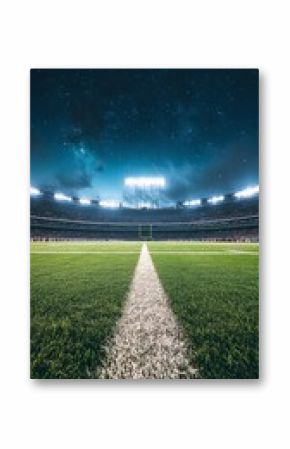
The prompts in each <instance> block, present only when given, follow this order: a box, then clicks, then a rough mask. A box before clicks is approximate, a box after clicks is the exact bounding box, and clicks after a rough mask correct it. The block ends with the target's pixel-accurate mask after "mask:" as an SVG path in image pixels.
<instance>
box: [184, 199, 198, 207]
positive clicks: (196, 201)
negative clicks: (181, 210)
mask: <svg viewBox="0 0 290 449" xmlns="http://www.w3.org/2000/svg"><path fill="white" fill-rule="evenodd" d="M183 204H184V205H185V206H200V205H201V200H190V201H184V203H183Z"/></svg>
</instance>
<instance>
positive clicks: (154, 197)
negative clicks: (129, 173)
mask: <svg viewBox="0 0 290 449" xmlns="http://www.w3.org/2000/svg"><path fill="white" fill-rule="evenodd" d="M165 187H166V180H165V178H164V177H163V176H156V177H152V176H138V177H129V178H125V180H124V193H123V198H124V203H125V204H127V205H128V206H131V207H137V208H139V209H140V208H148V209H150V208H158V207H159V206H160V200H161V199H162V191H163V190H164V188H165Z"/></svg>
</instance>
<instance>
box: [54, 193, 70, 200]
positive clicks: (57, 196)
mask: <svg viewBox="0 0 290 449" xmlns="http://www.w3.org/2000/svg"><path fill="white" fill-rule="evenodd" d="M54 199H55V200H57V201H71V200H72V199H71V197H70V196H67V195H64V194H63V193H55V194H54Z"/></svg>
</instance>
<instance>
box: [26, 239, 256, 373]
mask: <svg viewBox="0 0 290 449" xmlns="http://www.w3.org/2000/svg"><path fill="white" fill-rule="evenodd" d="M147 246H148V249H149V253H150V254H151V257H152V259H153V262H154V266H155V268H156V270H157V273H158V276H159V279H160V281H161V284H162V286H163V287H164V289H165V292H166V294H167V296H168V299H169V305H170V307H171V309H172V311H173V313H174V316H175V317H176V319H177V322H178V324H179V325H180V327H181V329H182V333H183V335H184V337H185V339H186V342H187V344H188V356H189V358H190V361H191V363H192V365H193V366H194V367H196V368H198V370H199V372H200V375H201V377H203V378H257V377H258V375H259V369H258V338H259V332H258V327H259V326H258V304H259V301H258V264H259V257H258V254H259V245H258V244H252V243H245V244H242V243H205V242H147ZM141 247H142V242H48V243H45V242H32V243H31V377H32V378H96V377H98V374H97V373H98V368H99V367H100V366H102V364H104V363H105V357H106V355H105V349H104V346H105V344H106V343H107V342H108V341H109V340H110V339H111V338H112V336H113V334H114V331H115V327H116V323H117V322H118V320H119V319H120V318H121V316H122V313H123V310H124V306H125V302H126V297H127V294H128V292H129V289H130V285H131V282H132V279H133V274H134V270H135V267H136V265H137V261H138V259H139V255H140V251H141ZM169 256H170V257H169ZM189 256H190V257H189Z"/></svg>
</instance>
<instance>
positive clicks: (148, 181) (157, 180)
mask: <svg viewBox="0 0 290 449" xmlns="http://www.w3.org/2000/svg"><path fill="white" fill-rule="evenodd" d="M165 184H166V181H165V178H164V177H163V176H158V177H148V176H139V177H130V178H125V186H128V187H165Z"/></svg>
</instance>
